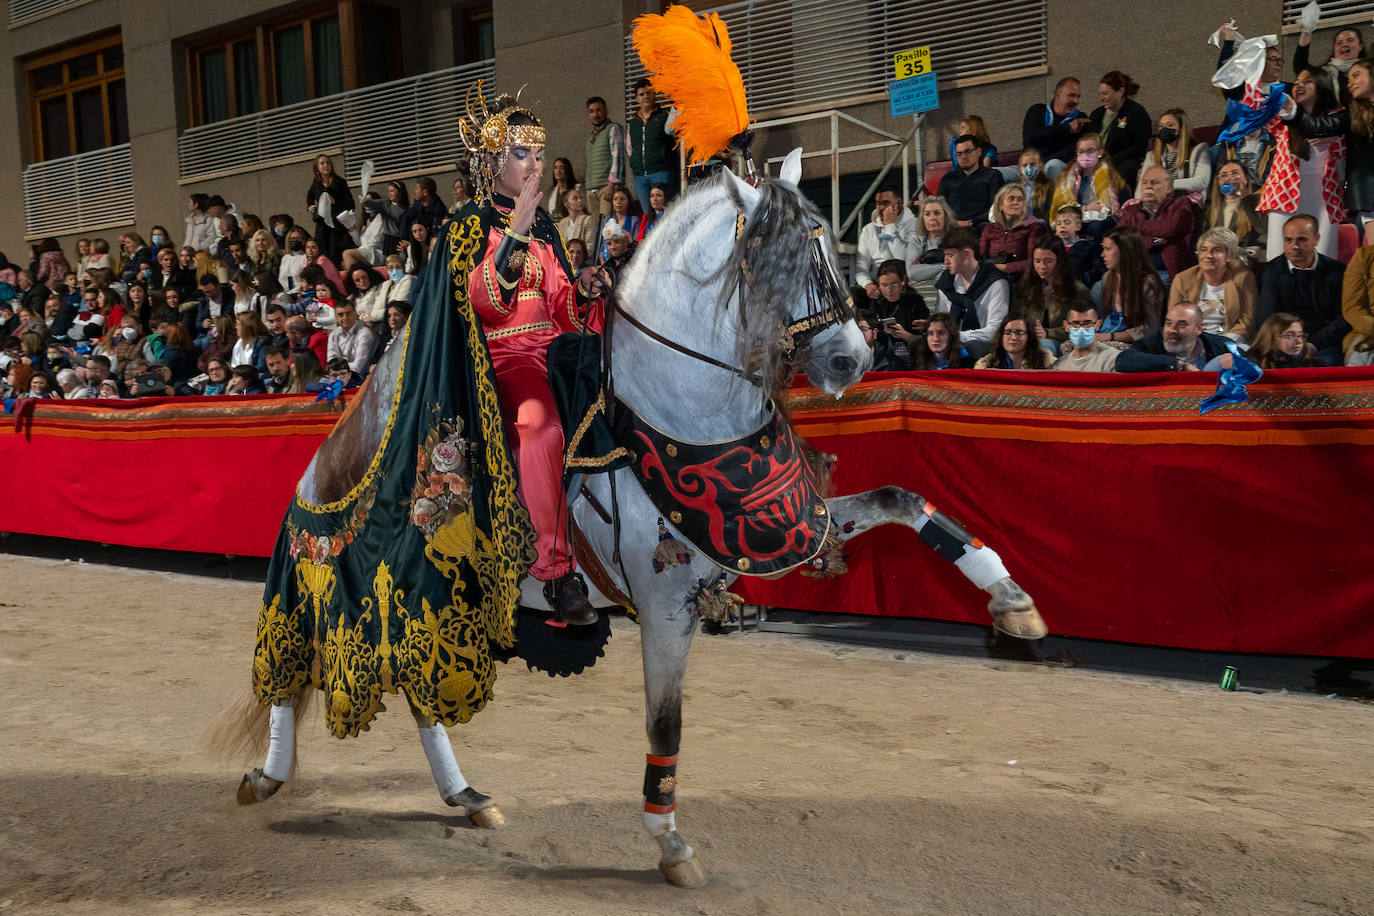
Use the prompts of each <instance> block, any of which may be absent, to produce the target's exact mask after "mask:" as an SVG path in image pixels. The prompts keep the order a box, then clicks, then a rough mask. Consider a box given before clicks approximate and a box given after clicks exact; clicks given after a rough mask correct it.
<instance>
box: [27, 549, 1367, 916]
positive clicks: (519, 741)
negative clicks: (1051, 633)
mask: <svg viewBox="0 0 1374 916" xmlns="http://www.w3.org/2000/svg"><path fill="white" fill-rule="evenodd" d="M257 600H258V588H257V587H256V586H254V585H252V584H250V583H243V582H232V581H225V580H215V579H207V578H200V577H194V576H185V575H176V574H170V573H160V572H147V571H135V570H124V569H117V568H110V567H104V566H95V565H77V564H71V563H57V562H53V561H48V560H38V559H29V558H15V557H0V602H2V604H0V666H3V667H0V672H3V679H4V683H5V685H6V686H7V688H8V689H7V691H6V694H7V699H6V700H5V706H6V710H5V715H4V740H3V742H0V774H2V775H0V798H2V799H3V806H2V807H0V908H4V909H8V910H10V911H13V912H36V913H100V914H111V913H139V914H158V913H189V912H195V913H292V914H316V913H382V912H403V913H454V912H461V913H483V914H485V913H521V914H530V913H579V914H582V913H585V914H603V913H691V914H698V913H700V914H717V913H778V914H793V913H839V912H868V913H940V914H962V913H1016V914H1037V913H1056V914H1073V913H1084V914H1104V913H1170V914H1173V913H1250V914H1258V913H1274V914H1285V916H1291V914H1301V913H1348V914H1355V913H1370V912H1372V911H1374V867H1371V866H1374V790H1371V788H1370V786H1369V776H1370V773H1371V760H1372V759H1374V740H1371V737H1370V732H1371V729H1370V717H1371V713H1372V712H1374V710H1372V709H1371V707H1369V706H1368V705H1363V704H1359V703H1354V702H1343V701H1334V700H1324V699H1320V698H1316V697H1308V696H1298V695H1293V696H1282V695H1274V694H1258V693H1234V694H1228V693H1224V692H1222V691H1220V690H1218V689H1216V688H1215V687H1211V686H1206V685H1196V684H1190V683H1177V682H1172V681H1166V680H1159V679H1148V678H1139V677H1128V676H1117V675H1103V674H1094V673H1089V672H1085V671H1082V670H1072V669H1069V670H1066V669H1053V668H1046V667H1041V666H1034V665H1029V664H1025V665H1023V664H1016V663H1002V662H997V663H989V662H986V661H978V660H967V659H955V658H944V657H937V656H930V655H923V654H919V653H904V652H894V651H890V650H879V649H856V648H852V647H839V646H834V645H829V644H824V643H817V642H808V641H804V640H801V639H799V638H796V637H788V636H780V635H772V634H759V633H750V634H746V635H743V636H740V635H731V636H729V637H704V638H700V639H699V640H698V642H697V646H696V651H695V653H694V656H693V659H692V665H691V667H690V669H689V671H688V685H687V703H686V709H685V714H684V715H685V719H686V726H685V733H684V736H683V752H682V763H681V766H680V768H679V777H680V779H681V787H680V789H679V795H678V798H679V824H680V825H681V826H682V829H683V831H684V835H685V836H686V838H687V839H688V841H689V842H691V843H692V844H693V845H694V846H695V847H696V848H697V851H698V853H699V855H700V856H701V858H702V860H703V862H704V864H705V865H706V867H707V869H708V871H709V873H710V875H711V883H710V885H709V886H708V887H706V888H705V889H703V890H700V891H684V890H681V889H677V888H673V887H669V886H667V885H666V884H664V883H663V881H662V879H661V878H660V876H659V875H658V873H657V871H655V870H654V865H655V863H656V861H657V847H656V846H655V845H654V843H653V841H652V840H650V839H649V838H648V836H647V834H645V833H644V832H643V830H642V828H641V826H640V824H639V804H640V799H639V786H640V783H641V780H642V769H641V767H642V765H643V753H644V750H645V740H644V736H643V729H642V713H641V693H640V668H639V641H638V633H637V630H636V629H635V628H634V627H633V625H631V624H629V623H627V622H625V621H623V620H620V621H618V622H617V624H616V627H615V636H614V638H613V639H612V640H611V644H610V646H609V647H608V650H607V657H606V658H605V659H603V660H602V661H601V662H600V663H599V664H598V666H597V667H596V668H595V669H594V670H593V671H591V672H589V673H588V674H587V675H584V676H583V677H581V678H580V679H577V680H575V681H565V680H559V681H553V680H551V679H550V678H548V677H547V676H545V675H542V674H534V673H531V672H529V671H527V670H525V669H524V667H523V666H507V667H506V668H504V669H503V670H502V671H501V674H500V677H499V680H498V681H497V686H496V689H497V694H498V696H497V702H496V703H495V705H493V706H491V707H490V708H488V709H487V710H486V711H484V712H483V713H482V714H481V715H479V716H478V717H477V718H476V719H475V720H474V721H473V723H471V724H470V725H468V726H464V727H461V728H457V729H452V730H451V735H452V737H453V739H454V743H455V747H456V750H457V753H458V758H459V761H460V763H461V764H462V765H463V767H464V770H465V773H466V775H467V776H468V778H469V779H470V780H471V782H472V783H473V785H474V786H476V787H477V788H478V789H480V790H481V791H484V792H487V793H490V794H493V795H495V796H497V798H498V799H499V801H500V803H501V804H502V806H503V808H504V809H505V811H506V814H507V817H508V819H509V824H508V826H507V827H506V828H505V829H503V830H499V831H481V830H477V829H474V828H471V827H469V826H468V825H467V822H466V820H465V819H463V818H462V817H460V816H455V815H454V814H453V813H452V809H448V808H446V807H444V806H443V804H442V803H441V802H440V801H439V799H438V796H437V793H436V791H435V789H434V785H433V782H432V780H431V779H430V776H429V772H428V769H427V767H426V765H425V761H424V755H423V752H422V750H421V748H420V745H419V742H418V740H417V739H416V737H415V730H414V726H413V724H412V722H411V719H410V716H409V715H407V714H406V712H405V710H404V704H403V703H401V702H395V703H392V704H391V706H392V709H391V711H390V712H388V713H383V714H382V716H381V717H380V718H379V719H378V721H377V723H376V725H375V726H374V728H373V730H372V732H370V733H368V734H365V735H364V736H362V737H361V738H359V739H353V740H349V741H343V742H341V741H338V740H335V739H333V738H331V737H329V736H328V735H327V734H326V733H325V732H324V729H323V727H322V725H321V724H320V723H319V721H318V719H316V720H315V721H314V722H312V724H311V725H310V727H309V728H307V729H306V731H305V733H304V735H303V736H302V741H301V770H300V772H299V774H298V776H297V777H296V778H295V779H294V780H293V781H291V782H288V783H287V785H286V786H285V787H284V788H283V790H282V792H281V793H280V794H279V795H278V796H277V797H276V798H274V799H272V800H271V801H269V802H268V803H266V804H263V805H259V806H257V807H254V808H239V807H237V806H236V805H235V803H234V799H233V790H234V787H235V784H236V783H237V781H238V778H239V775H240V774H241V773H242V772H243V769H244V765H245V763H246V762H225V761H220V760H216V759H213V758H212V757H211V756H210V755H209V754H208V753H207V752H206V750H205V749H204V746H203V745H202V743H201V735H202V732H203V729H204V727H205V725H206V723H207V722H208V720H210V719H211V718H212V717H213V716H214V715H215V714H217V713H218V711H219V710H220V709H221V708H222V707H223V706H224V705H225V703H226V701H227V700H228V698H230V697H231V696H232V695H233V694H234V693H235V692H236V691H237V690H238V689H239V688H240V687H242V685H244V684H245V683H246V680H247V672H248V664H249V661H250V659H251V655H252V643H253V635H254V624H255V615H256V608H257Z"/></svg>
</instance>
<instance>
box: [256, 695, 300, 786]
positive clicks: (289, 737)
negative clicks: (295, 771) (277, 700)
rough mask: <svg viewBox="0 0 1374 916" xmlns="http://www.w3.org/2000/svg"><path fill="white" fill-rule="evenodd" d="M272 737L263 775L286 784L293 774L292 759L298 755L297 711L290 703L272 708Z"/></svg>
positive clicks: (268, 744) (269, 740)
mask: <svg viewBox="0 0 1374 916" xmlns="http://www.w3.org/2000/svg"><path fill="white" fill-rule="evenodd" d="M271 715H272V718H271V720H270V735H271V737H270V738H269V739H268V743H267V760H265V761H264V762H263V764H262V775H264V776H266V777H268V778H269V779H275V780H277V782H286V777H287V776H289V775H290V774H291V758H292V757H293V756H294V755H295V753H296V711H295V710H294V709H292V708H291V704H290V703H282V704H280V705H278V706H273V707H272V713H271Z"/></svg>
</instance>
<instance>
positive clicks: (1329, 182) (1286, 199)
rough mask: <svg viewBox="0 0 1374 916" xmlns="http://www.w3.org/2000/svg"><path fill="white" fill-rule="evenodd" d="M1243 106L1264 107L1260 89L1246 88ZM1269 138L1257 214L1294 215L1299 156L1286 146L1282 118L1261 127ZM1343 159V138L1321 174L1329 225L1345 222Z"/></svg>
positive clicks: (1298, 192) (1334, 145)
mask: <svg viewBox="0 0 1374 916" xmlns="http://www.w3.org/2000/svg"><path fill="white" fill-rule="evenodd" d="M1243 101H1244V102H1245V104H1246V105H1249V106H1250V107H1251V108H1259V107H1260V106H1261V105H1263V104H1264V97H1263V96H1262V95H1260V91H1259V87H1258V86H1256V85H1255V84H1254V83H1247V84H1246V86H1245V97H1244V99H1243ZM1264 129H1265V130H1266V131H1268V133H1269V136H1271V137H1273V138H1274V159H1273V162H1272V163H1271V164H1270V166H1269V176H1268V178H1266V179H1265V182H1264V188H1263V190H1261V191H1260V199H1259V205H1258V206H1257V207H1256V208H1255V209H1257V210H1258V211H1259V212H1260V213H1268V212H1270V211H1274V212H1278V213H1297V212H1298V201H1299V200H1300V199H1301V197H1302V181H1301V178H1300V177H1299V175H1298V157H1297V156H1295V155H1293V151H1292V149H1291V148H1290V146H1289V144H1288V125H1287V124H1286V123H1284V121H1283V119H1282V118H1279V117H1275V118H1274V119H1273V120H1272V121H1270V122H1269V123H1268V124H1266V125H1265V126H1264ZM1344 159H1345V138H1344V137H1342V138H1339V139H1337V140H1336V141H1335V142H1333V143H1332V144H1331V148H1330V151H1329V153H1328V155H1327V157H1326V169H1325V170H1324V171H1323V173H1322V200H1323V202H1324V203H1325V204H1326V215H1327V216H1328V217H1330V219H1331V222H1333V223H1339V222H1340V221H1341V220H1343V219H1345V205H1344V203H1343V202H1342V200H1341V192H1342V184H1343V182H1342V180H1341V174H1340V172H1341V170H1340V167H1339V165H1338V163H1340V162H1342V161H1344Z"/></svg>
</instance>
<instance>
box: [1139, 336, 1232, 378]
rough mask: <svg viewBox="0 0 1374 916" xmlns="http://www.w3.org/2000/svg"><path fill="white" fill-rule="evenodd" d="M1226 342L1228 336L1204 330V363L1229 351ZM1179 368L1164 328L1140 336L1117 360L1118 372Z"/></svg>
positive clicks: (1165, 370)
mask: <svg viewBox="0 0 1374 916" xmlns="http://www.w3.org/2000/svg"><path fill="white" fill-rule="evenodd" d="M1226 342H1227V338H1225V337H1222V336H1221V335H1219V334H1208V333H1207V332H1206V331H1204V332H1202V352H1203V353H1205V354H1206V357H1205V358H1204V359H1203V363H1204V364H1206V363H1209V362H1211V361H1212V360H1214V359H1216V358H1217V357H1218V356H1220V355H1221V354H1223V353H1229V352H1230V350H1228V349H1227V348H1226ZM1177 368H1178V357H1176V356H1174V355H1172V354H1170V353H1169V351H1168V350H1165V349H1164V331H1163V330H1159V331H1155V332H1154V333H1153V334H1148V335H1146V336H1145V337H1142V338H1140V339H1139V340H1137V341H1136V342H1135V343H1133V344H1132V345H1131V349H1129V350H1123V351H1122V352H1121V356H1119V357H1118V358H1117V360H1116V371H1117V372H1172V371H1173V370H1175V369H1177Z"/></svg>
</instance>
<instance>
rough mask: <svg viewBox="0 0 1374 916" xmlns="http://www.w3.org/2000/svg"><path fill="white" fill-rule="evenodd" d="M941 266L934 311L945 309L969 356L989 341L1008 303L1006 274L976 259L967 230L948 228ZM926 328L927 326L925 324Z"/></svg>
mask: <svg viewBox="0 0 1374 916" xmlns="http://www.w3.org/2000/svg"><path fill="white" fill-rule="evenodd" d="M940 251H941V252H943V254H944V260H945V269H944V272H943V273H941V274H940V276H939V277H938V278H936V280H935V289H936V290H937V291H938V293H939V298H938V305H937V311H940V312H948V313H949V315H950V317H951V319H952V320H953V321H954V322H955V324H956V325H957V327H958V328H959V338H960V342H961V343H962V344H963V346H964V348H965V349H967V350H968V351H969V353H970V354H971V355H973V356H982V355H983V354H984V353H986V352H987V351H988V350H989V349H990V348H991V347H992V344H993V339H992V338H993V335H994V334H996V332H997V329H998V328H999V327H1001V325H1002V319H1003V318H1005V317H1006V316H1007V312H1008V311H1009V306H1010V304H1011V284H1010V283H1008V282H1007V278H1006V275H1005V274H1003V273H1002V271H1000V270H998V269H997V268H996V267H994V266H993V265H991V264H989V263H988V262H986V261H980V260H979V258H978V239H977V237H976V236H975V235H974V234H973V231H972V230H971V229H963V228H962V227H961V228H960V229H955V230H952V231H950V233H949V234H948V235H946V236H945V238H944V240H943V241H942V242H941V243H940ZM927 330H929V326H927Z"/></svg>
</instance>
